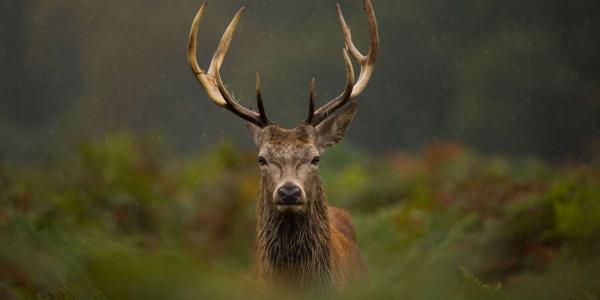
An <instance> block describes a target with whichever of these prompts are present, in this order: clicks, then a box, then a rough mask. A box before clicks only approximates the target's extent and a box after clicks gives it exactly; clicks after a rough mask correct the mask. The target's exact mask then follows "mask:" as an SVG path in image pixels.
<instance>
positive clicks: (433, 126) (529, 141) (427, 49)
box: [0, 0, 600, 160]
mask: <svg viewBox="0 0 600 300" xmlns="http://www.w3.org/2000/svg"><path fill="white" fill-rule="evenodd" d="M335 3H336V1H329V0H328V1H321V0H307V1H273V0H260V1H212V2H211V3H210V5H209V9H208V11H207V15H206V17H205V20H204V22H203V25H204V26H203V27H201V30H200V31H201V32H200V41H201V45H200V49H199V57H200V58H201V60H202V61H203V62H204V63H205V64H206V63H208V61H209V59H210V56H211V55H212V51H213V50H214V48H215V46H216V43H217V40H218V38H219V37H220V35H221V33H222V31H223V30H224V28H225V26H226V24H227V23H228V22H229V19H230V17H231V16H233V14H234V12H235V10H236V9H237V8H238V7H239V6H242V5H245V6H246V7H247V13H246V15H245V16H244V18H243V19H242V24H241V27H240V30H239V31H238V33H237V34H236V36H235V38H234V43H233V44H232V47H231V50H230V52H229V55H228V57H227V58H226V61H225V64H224V67H223V77H224V80H225V81H226V83H227V84H228V85H229V86H230V89H231V90H232V91H233V92H234V94H235V95H236V96H237V97H238V98H240V101H242V102H243V103H245V104H246V105H251V103H252V102H253V100H254V99H253V86H254V82H253V80H254V73H255V72H256V71H259V72H260V73H261V75H262V77H263V91H264V93H265V100H266V105H267V110H268V113H270V115H271V116H272V119H274V120H277V121H278V122H279V123H281V124H283V125H287V126H291V125H293V124H295V123H296V122H298V121H299V120H302V118H303V117H304V115H305V111H306V108H307V98H308V97H307V95H308V83H309V81H310V79H311V78H312V77H316V79H317V91H318V99H319V101H321V102H323V101H325V100H326V99H327V98H328V97H332V96H335V95H336V94H337V93H338V92H339V91H341V89H342V87H343V82H344V74H343V70H344V69H343V63H342V58H341V53H340V49H341V48H342V45H343V42H342V38H341V33H340V30H339V25H338V24H337V20H336V16H335ZM199 5H200V1H199V0H198V1H196V0H193V1H189V0H173V1H141V0H136V1H80V0H60V1H59V0H44V1H4V2H3V3H2V4H0V8H1V9H0V66H1V68H0V99H1V102H0V141H1V142H0V158H2V159H3V160H7V159H11V160H12V159H16V158H21V159H31V158H37V157H52V156H53V155H55V154H56V153H57V152H60V151H64V150H65V149H69V147H71V146H70V145H72V144H73V143H74V142H77V141H79V140H80V139H81V138H87V137H97V136H102V135H103V134H105V133H107V132H111V131H121V130H132V131H134V132H137V133H140V134H156V135H160V136H162V137H164V138H165V140H166V143H167V144H169V145H172V146H173V149H177V150H183V151H195V149H197V148H199V147H202V146H203V145H206V144H209V143H212V142H214V140H215V139H218V138H221V137H223V136H227V135H234V136H236V137H240V140H241V137H243V135H244V134H245V133H244V126H242V124H240V122H239V121H238V120H237V119H236V118H235V117H234V116H232V115H230V114H229V113H226V112H223V111H222V110H220V109H218V108H217V107H216V106H215V105H214V104H212V103H210V101H208V99H207V98H206V97H205V95H204V94H203V92H202V91H201V89H200V86H199V85H198V84H197V83H196V82H195V79H194V78H193V77H192V76H191V74H190V72H189V69H188V66H187V63H186V60H185V50H186V42H187V34H188V30H189V25H190V22H191V20H192V18H193V15H194V14H195V11H196V9H197V8H198V6H199ZM341 5H342V6H343V9H344V12H345V14H346V16H347V18H348V19H349V22H350V25H351V27H352V28H353V33H354V35H355V40H356V41H357V43H358V45H359V46H360V47H361V49H364V50H366V49H365V48H364V47H366V46H367V45H366V41H367V36H366V33H367V32H366V29H367V28H366V21H365V17H364V15H363V11H362V3H361V1H359V0H352V1H350V0H344V1H341ZM374 5H375V9H376V11H377V15H378V19H379V26H380V31H381V44H382V49H381V54H380V58H379V61H378V66H377V70H376V74H375V77H374V78H373V79H372V80H371V84H370V86H369V87H368V88H367V90H366V91H365V93H364V94H363V96H362V97H361V99H360V100H359V101H360V107H361V108H360V112H359V115H358V119H357V120H356V122H355V125H354V127H353V129H352V130H351V136H350V140H351V142H352V143H353V144H356V145H359V146H361V147H363V148H367V149H370V150H375V151H381V150H389V149H397V148H399V149H408V150H419V149H420V147H421V145H423V144H425V143H427V142H428V141H430V140H436V139H441V140H456V141H459V142H462V143H465V144H466V145H468V146H470V147H474V148H476V149H478V150H480V151H485V152H491V153H502V154H511V155H512V154H516V155H540V156H543V157H545V158H549V159H556V158H559V159H564V158H576V159H586V157H589V156H590V155H592V154H593V152H594V151H598V150H597V148H598V144H599V142H598V140H599V137H600V118H599V117H598V116H600V55H598V53H600V30H598V29H599V28H600V18H598V12H600V2H598V1H593V0H582V1H542V0H535V1H525V2H524V1H500V0H491V1H478V0H464V1H438V0H436V1H434V0H427V1H415V0H408V1H397V0H375V1H374ZM205 67H206V66H205ZM216 124H218V125H216ZM246 140H247V141H248V140H249V139H246ZM594 149H596V150H594Z"/></svg>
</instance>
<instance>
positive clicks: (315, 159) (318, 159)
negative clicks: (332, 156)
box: [310, 156, 321, 166]
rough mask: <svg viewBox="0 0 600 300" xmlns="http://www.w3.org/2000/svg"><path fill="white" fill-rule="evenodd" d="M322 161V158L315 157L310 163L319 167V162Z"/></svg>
mask: <svg viewBox="0 0 600 300" xmlns="http://www.w3.org/2000/svg"><path fill="white" fill-rule="evenodd" d="M320 160H321V158H320V157H318V156H315V157H313V159H312V160H311V161H310V163H311V164H313V165H315V166H316V165H318V164H319V161H320Z"/></svg>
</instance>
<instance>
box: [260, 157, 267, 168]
mask: <svg viewBox="0 0 600 300" xmlns="http://www.w3.org/2000/svg"><path fill="white" fill-rule="evenodd" d="M258 164H259V165H261V166H266V165H267V160H266V159H265V158H264V157H262V156H259V157H258Z"/></svg>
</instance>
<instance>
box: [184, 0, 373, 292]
mask: <svg viewBox="0 0 600 300" xmlns="http://www.w3.org/2000/svg"><path fill="white" fill-rule="evenodd" d="M364 5H365V10H366V14H367V17H368V23H369V33H370V50H369V52H368V53H367V55H363V54H362V53H361V52H360V51H359V50H358V49H357V48H356V47H355V46H354V43H353V42H352V36H351V34H350V29H349V28H348V25H346V21H345V20H344V17H343V15H342V12H341V9H340V6H339V4H338V6H337V12H338V17H339V21H340V24H341V27H342V33H343V37H344V40H345V44H346V45H345V48H344V49H343V52H342V54H343V58H344V63H345V66H346V87H345V89H344V91H343V92H342V93H341V94H340V95H339V96H337V97H336V98H335V99H332V100H331V101H329V102H327V103H326V104H325V105H323V106H322V107H321V108H319V109H316V110H315V105H314V99H315V86H314V79H313V81H312V82H311V85H310V102H309V111H308V118H307V119H306V121H304V122H303V123H301V124H300V125H298V126H296V127H295V128H293V129H284V128H281V127H279V126H277V124H275V123H272V122H271V121H269V119H268V118H267V116H266V114H265V110H264V107H263V102H262V97H261V92H260V78H259V76H258V74H257V75H256V98H257V107H258V112H254V111H253V110H250V109H248V108H245V107H243V106H241V105H240V104H239V103H238V102H236V100H235V99H234V98H233V97H232V96H231V94H230V93H229V92H228V91H227V89H226V88H225V86H224V85H223V81H222V80H221V76H220V74H219V70H220V68H221V64H222V63H223V59H224V57H225V54H226V53H227V49H228V48H229V43H230V42H231V39H232V36H233V33H234V31H235V29H236V26H237V24H238V22H239V19H240V16H241V14H242V12H243V11H244V8H241V9H240V10H239V11H238V12H237V14H236V15H235V16H234V17H233V20H232V21H231V22H230V23H229V26H228V27H227V29H226V30H225V33H224V34H223V37H222V38H221V41H220V44H219V46H218V48H217V50H216V51H215V53H214V55H213V58H212V61H211V63H210V66H209V67H208V70H206V71H204V70H203V69H201V68H200V66H199V65H198V62H197V59H196V38H197V37H196V36H197V31H198V26H199V23H200V20H201V19H202V16H203V14H204V10H205V8H206V3H203V4H202V6H201V7H200V9H199V11H198V13H197V14H196V17H195V18H194V21H193V23H192V27H191V32H190V36H189V45H188V46H189V47H188V61H189V64H190V67H191V68H192V71H193V73H194V75H195V76H196V78H197V79H198V81H199V82H200V84H201V85H202V87H203V88H204V90H205V91H206V93H207V94H208V97H209V98H210V99H211V100H212V101H213V102H214V103H215V104H217V105H218V106H221V107H223V108H225V109H227V110H229V111H231V112H233V113H234V114H236V115H238V116H239V117H241V118H242V119H244V120H246V121H248V122H249V123H248V128H249V131H250V132H251V134H252V137H253V139H254V141H255V143H256V145H257V147H258V164H259V166H260V172H261V185H260V199H259V200H258V204H257V229H256V238H257V241H256V247H257V257H256V260H257V262H256V271H257V276H258V279H259V281H260V282H262V283H263V284H266V285H268V286H273V287H292V288H302V289H304V288H307V289H319V290H328V289H331V288H333V289H334V290H339V289H343V288H344V287H346V286H348V285H349V283H351V282H353V281H354V280H356V279H359V278H361V276H364V275H366V271H367V270H366V266H365V264H364V262H363V261H362V259H361V255H360V253H359V250H358V248H357V246H356V240H355V234H354V228H353V226H352V224H351V223H350V218H349V215H348V213H347V212H345V211H344V210H342V209H339V208H334V207H331V206H329V205H328V204H327V199H326V197H325V190H324V188H323V184H322V182H321V180H320V177H319V171H318V166H319V155H320V154H321V153H322V152H323V151H324V150H325V149H326V148H327V147H330V146H332V145H334V144H336V143H338V142H339V141H340V140H341V139H342V138H343V136H344V134H345V132H346V130H347V129H348V127H349V125H350V122H351V121H352V119H353V118H354V116H355V114H356V107H357V104H356V101H354V100H353V99H355V98H356V96H358V95H359V94H360V93H361V92H362V91H363V90H364V89H365V87H366V86H367V83H368V82H369V79H370V78H371V75H372V74H373V68H374V64H375V58H376V56H377V51H378V48H379V35H378V30H377V22H376V19H375V13H374V11H373V6H372V5H371V2H370V1H369V0H364ZM350 56H352V57H353V58H354V59H355V60H356V61H357V62H358V64H360V67H361V69H360V75H359V77H358V79H357V80H356V81H355V77H354V69H353V67H352V62H351V61H350ZM338 109H341V111H340V112H339V113H338V114H333V113H334V112H335V111H336V110H338Z"/></svg>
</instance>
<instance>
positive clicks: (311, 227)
mask: <svg viewBox="0 0 600 300" xmlns="http://www.w3.org/2000/svg"><path fill="white" fill-rule="evenodd" d="M354 113H355V107H352V108H350V109H346V110H345V111H344V112H342V113H340V114H339V115H337V116H335V117H331V118H330V119H328V120H326V121H325V122H324V127H319V126H317V128H313V127H312V126H307V125H299V126H298V127H296V128H294V129H283V128H280V127H278V126H276V125H271V126H268V127H265V128H263V129H259V128H257V127H254V128H253V127H252V126H251V127H250V129H251V132H252V134H253V136H254V139H255V141H256V144H257V145H258V147H259V155H261V156H263V157H265V158H266V160H268V161H269V164H267V165H265V166H262V167H261V174H262V176H261V193H260V197H259V200H258V204H257V228H256V236H257V241H256V250H257V257H256V272H257V276H258V280H259V282H260V283H262V284H263V285H266V286H269V287H277V288H284V289H293V290H307V289H309V290H331V289H334V290H341V289H344V288H345V287H347V286H348V285H349V284H351V283H352V282H355V281H357V280H359V279H361V278H363V277H364V276H365V275H366V273H367V268H366V265H365V264H364V262H363V260H362V258H361V255H360V252H359V250H358V247H357V246H356V236H355V232H354V227H353V226H352V223H351V222H350V216H349V214H348V213H347V212H346V211H344V210H342V209H339V208H335V207H330V206H329V205H328V203H327V199H326V196H325V191H324V188H323V184H322V182H321V180H320V177H319V173H318V169H317V168H316V166H312V165H311V164H310V162H311V158H313V157H314V156H315V155H319V153H321V152H322V151H323V149H325V148H326V147H327V146H330V145H333V144H335V143H337V141H339V140H340V139H341V137H342V136H343V134H344V132H345V130H346V129H347V127H348V124H349V123H350V121H351V120H352V117H353V116H354ZM328 121H329V122H328ZM284 181H293V182H294V183H295V184H297V185H299V186H301V187H302V189H303V195H304V198H305V205H304V207H303V208H302V210H298V211H291V212H290V211H281V210H278V208H277V205H276V204H275V203H274V201H273V197H274V196H273V195H274V191H275V190H276V189H277V187H278V186H279V185H281V184H282V182H284Z"/></svg>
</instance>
